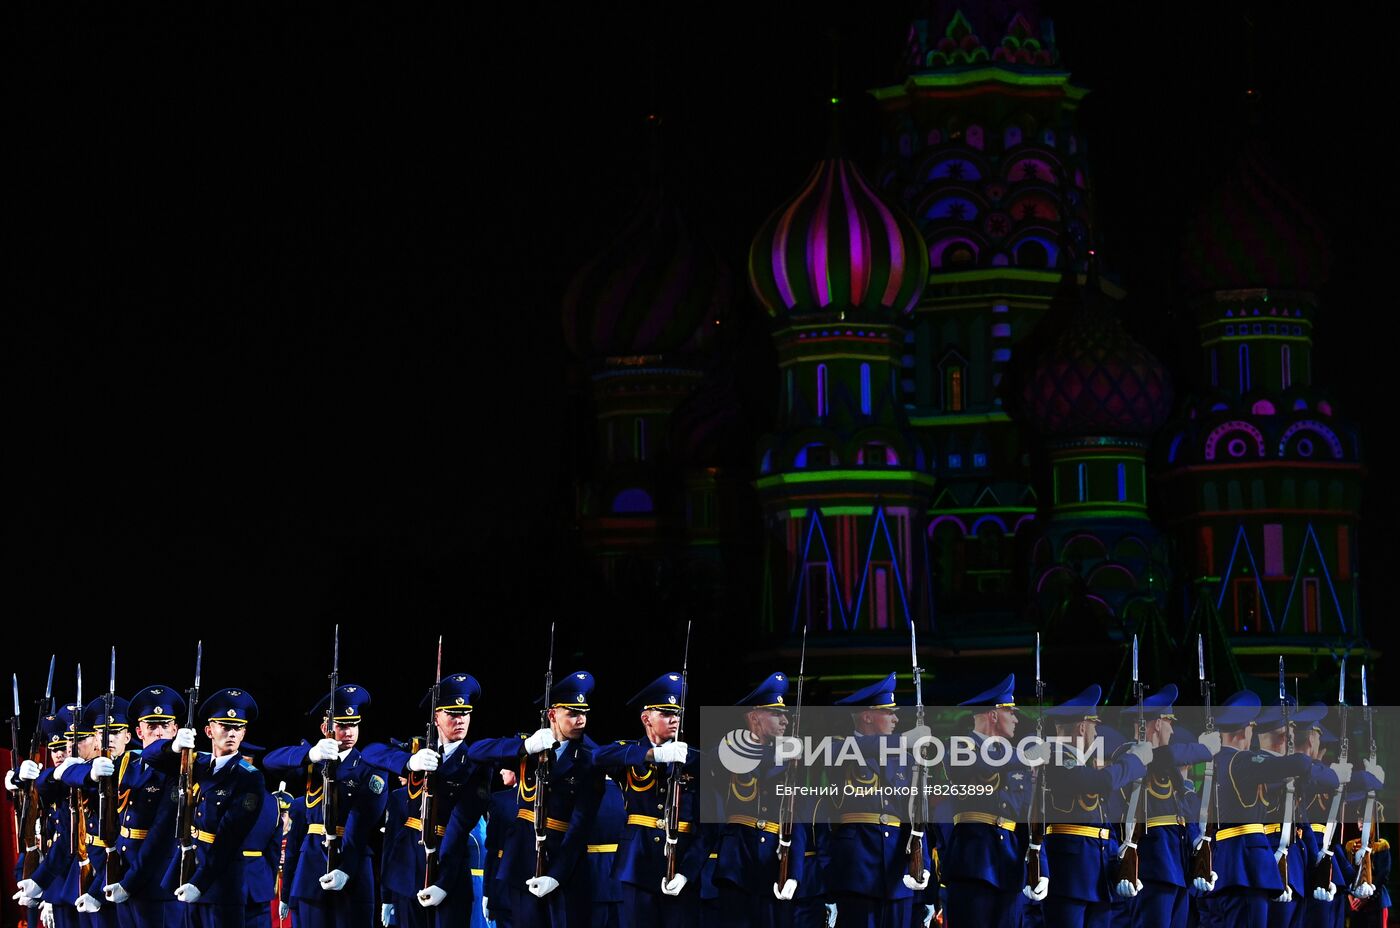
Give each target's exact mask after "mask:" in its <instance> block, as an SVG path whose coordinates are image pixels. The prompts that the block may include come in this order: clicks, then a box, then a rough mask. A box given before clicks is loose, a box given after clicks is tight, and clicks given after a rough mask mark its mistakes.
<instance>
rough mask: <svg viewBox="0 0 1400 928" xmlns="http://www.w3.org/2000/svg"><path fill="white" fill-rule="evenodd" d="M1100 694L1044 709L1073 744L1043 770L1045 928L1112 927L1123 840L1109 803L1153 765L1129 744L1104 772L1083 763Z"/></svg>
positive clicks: (1145, 747)
mask: <svg viewBox="0 0 1400 928" xmlns="http://www.w3.org/2000/svg"><path fill="white" fill-rule="evenodd" d="M1102 693H1103V691H1102V690H1101V689H1100V687H1099V686H1098V684H1094V685H1093V686H1090V687H1089V688H1088V689H1086V690H1084V691H1083V692H1082V693H1080V694H1078V695H1077V696H1074V697H1071V698H1069V699H1067V700H1065V701H1064V702H1063V703H1061V704H1060V705H1057V706H1051V707H1048V708H1047V709H1046V710H1045V715H1046V718H1047V719H1049V720H1051V721H1053V722H1054V723H1055V729H1056V734H1057V735H1058V737H1060V738H1064V739H1068V742H1067V743H1068V744H1069V746H1070V749H1069V750H1067V751H1065V752H1063V753H1062V754H1061V755H1060V756H1059V757H1057V758H1054V759H1052V761H1051V762H1050V763H1049V764H1048V765H1047V766H1046V768H1045V778H1046V788H1047V789H1048V791H1049V805H1050V808H1049V810H1048V812H1047V815H1046V820H1047V822H1048V823H1049V824H1047V825H1046V827H1045V845H1044V849H1045V857H1046V869H1047V870H1049V872H1050V883H1049V887H1048V892H1047V894H1046V898H1045V905H1044V912H1045V924H1046V926H1047V928H1071V926H1074V928H1079V926H1087V925H1101V924H1107V922H1108V917H1109V909H1110V901H1109V900H1110V898H1111V893H1112V886H1111V885H1110V884H1111V883H1112V882H1113V880H1114V874H1115V869H1116V864H1117V860H1118V841H1117V840H1116V839H1115V837H1114V834H1113V829H1111V828H1110V827H1109V825H1110V821H1111V819H1110V817H1109V810H1108V806H1107V803H1106V799H1107V797H1109V796H1112V795H1114V794H1116V793H1117V792H1118V791H1119V790H1120V789H1122V788H1123V787H1124V786H1125V785H1127V784H1128V783H1129V782H1130V781H1132V780H1136V779H1140V778H1141V777H1142V776H1143V775H1144V774H1145V773H1146V770H1147V764H1148V763H1149V762H1150V761H1151V760H1152V753H1153V752H1152V747H1151V745H1149V744H1147V743H1145V742H1130V743H1129V744H1128V745H1127V747H1126V749H1125V750H1124V751H1123V752H1122V754H1121V755H1120V757H1119V758H1118V760H1116V761H1113V762H1110V763H1107V764H1105V765H1104V766H1102V767H1099V766H1094V765H1090V764H1081V763H1080V762H1079V759H1078V757H1077V756H1076V755H1077V752H1087V751H1088V750H1089V749H1090V748H1091V746H1092V745H1093V744H1094V740H1095V738H1096V737H1097V728H1098V722H1099V715H1098V704H1099V699H1100V697H1101V696H1102ZM1045 754H1046V755H1048V754H1049V749H1048V745H1046V746H1045ZM955 924H956V923H955Z"/></svg>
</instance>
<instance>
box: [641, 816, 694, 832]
mask: <svg viewBox="0 0 1400 928" xmlns="http://www.w3.org/2000/svg"><path fill="white" fill-rule="evenodd" d="M627 824H629V825H641V826H642V827H643V828H665V827H666V820H665V819H662V818H653V817H652V816H650V815H629V816H627ZM690 829H691V824H690V822H678V823H677V824H676V831H679V832H680V833H681V834H685V833H686V832H688V831H690Z"/></svg>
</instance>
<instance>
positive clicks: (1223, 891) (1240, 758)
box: [1200, 691, 1311, 928]
mask: <svg viewBox="0 0 1400 928" xmlns="http://www.w3.org/2000/svg"><path fill="white" fill-rule="evenodd" d="M1258 715H1259V697H1258V696H1256V695H1255V694H1254V693H1251V692H1249V691H1241V692H1239V693H1235V694H1234V695H1233V696H1231V697H1230V698H1229V699H1227V700H1226V701H1225V702H1224V703H1223V704H1222V705H1221V706H1220V708H1219V709H1218V710H1217V712H1216V716H1215V724H1216V727H1217V728H1218V729H1220V731H1222V732H1238V731H1240V730H1241V729H1243V728H1245V727H1247V726H1251V725H1253V723H1254V720H1255V718H1256V717H1257V716H1258ZM1310 764H1311V762H1310V761H1309V760H1308V758H1307V757H1306V756H1305V755H1302V754H1292V755H1288V756H1284V757H1275V756H1274V755H1271V754H1266V753H1263V752H1259V751H1250V750H1244V751H1239V750H1236V749H1234V748H1230V747H1222V748H1221V749H1220V753H1219V754H1217V755H1216V758H1215V776H1216V789H1215V800H1216V809H1217V816H1218V821H1219V828H1218V830H1217V831H1216V833H1215V835H1214V841H1215V850H1214V852H1213V864H1214V866H1215V873H1216V875H1217V878H1216V881H1215V890H1214V892H1212V893H1211V894H1210V895H1209V896H1208V897H1206V899H1207V900H1208V901H1206V902H1204V903H1203V904H1202V906H1201V907H1200V912H1201V919H1200V924H1201V925H1202V926H1204V928H1211V926H1217V925H1218V926H1221V928H1224V926H1235V925H1264V924H1266V922H1267V919H1268V908H1269V900H1270V899H1272V898H1274V897H1276V896H1278V895H1279V894H1281V893H1282V892H1283V883H1282V881H1281V880H1280V879H1279V873H1278V866H1277V863H1276V862H1275V860H1274V845H1272V844H1271V843H1270V841H1269V836H1268V835H1266V834H1265V833H1264V825H1263V820H1264V817H1265V812H1266V809H1267V808H1268V805H1269V801H1268V799H1267V795H1268V792H1269V790H1271V789H1272V788H1275V787H1277V786H1278V785H1279V784H1282V783H1283V781H1284V780H1285V779H1287V778H1288V777H1297V776H1304V775H1306V774H1307V772H1308V769H1309V766H1310ZM1275 801H1276V800H1275Z"/></svg>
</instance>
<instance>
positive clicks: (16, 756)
mask: <svg viewBox="0 0 1400 928" xmlns="http://www.w3.org/2000/svg"><path fill="white" fill-rule="evenodd" d="M14 692H15V711H14V714H13V715H11V716H10V769H11V770H12V771H13V772H14V780H15V785H16V786H19V764H20V753H19V674H15V675H14ZM27 792H28V791H25V793H24V794H22V795H21V797H20V801H19V802H16V803H14V804H13V805H14V808H13V810H12V811H13V812H14V816H15V822H14V825H15V859H16V860H18V859H19V852H20V846H19V836H20V835H21V834H23V833H24V832H23V831H21V830H20V828H21V823H22V822H23V820H24V817H23V815H22V814H21V812H20V806H21V805H22V804H23V802H24V800H25V799H26V798H28V796H27Z"/></svg>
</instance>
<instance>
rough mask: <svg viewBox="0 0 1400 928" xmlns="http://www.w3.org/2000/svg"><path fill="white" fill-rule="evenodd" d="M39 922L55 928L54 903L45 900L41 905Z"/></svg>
mask: <svg viewBox="0 0 1400 928" xmlns="http://www.w3.org/2000/svg"><path fill="white" fill-rule="evenodd" d="M39 924H41V925H43V926H44V928H53V903H52V902H45V903H44V904H43V905H41V906H39Z"/></svg>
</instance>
